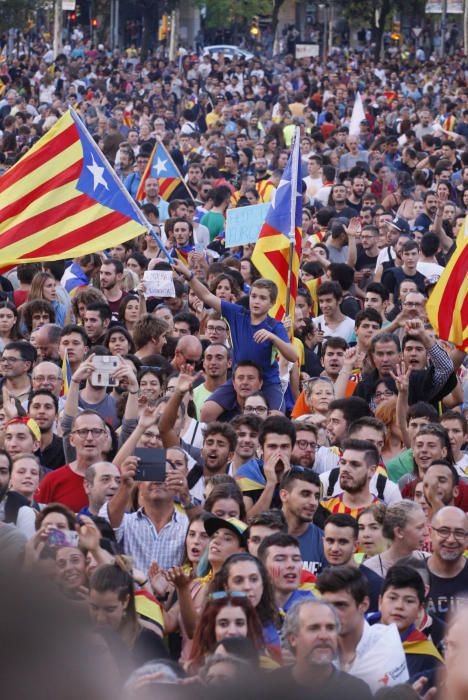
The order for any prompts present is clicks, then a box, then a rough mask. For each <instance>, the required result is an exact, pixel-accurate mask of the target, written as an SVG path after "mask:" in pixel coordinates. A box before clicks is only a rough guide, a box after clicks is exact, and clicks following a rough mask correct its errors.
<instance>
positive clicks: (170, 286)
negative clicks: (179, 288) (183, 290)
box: [143, 270, 175, 298]
mask: <svg viewBox="0 0 468 700" xmlns="http://www.w3.org/2000/svg"><path fill="white" fill-rule="evenodd" d="M143 282H144V283H145V297H146V298H148V297H175V289H174V279H173V277H172V271H171V270H146V272H145V273H144V275H143Z"/></svg>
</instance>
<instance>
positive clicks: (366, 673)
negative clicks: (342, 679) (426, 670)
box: [346, 622, 409, 693]
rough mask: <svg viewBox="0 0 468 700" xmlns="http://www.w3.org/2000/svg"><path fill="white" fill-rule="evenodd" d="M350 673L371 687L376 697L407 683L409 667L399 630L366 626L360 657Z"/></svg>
mask: <svg viewBox="0 0 468 700" xmlns="http://www.w3.org/2000/svg"><path fill="white" fill-rule="evenodd" d="M346 671H347V672H348V673H350V674H351V675H352V676H356V678H360V679H361V680H362V681H364V682H365V683H367V684H368V686H369V688H370V689H371V691H372V693H376V692H377V691H378V689H379V688H385V687H391V686H394V685H399V684H400V683H406V681H407V680H408V679H409V674H408V667H407V665H406V657H405V652H404V650H403V646H402V643H401V639H400V634H399V632H398V629H397V626H396V625H394V624H392V625H372V626H370V625H369V624H368V623H367V622H364V630H363V633H362V637H361V639H360V641H359V644H358V645H357V648H356V657H355V659H354V661H353V663H352V665H351V667H348V668H347V669H346Z"/></svg>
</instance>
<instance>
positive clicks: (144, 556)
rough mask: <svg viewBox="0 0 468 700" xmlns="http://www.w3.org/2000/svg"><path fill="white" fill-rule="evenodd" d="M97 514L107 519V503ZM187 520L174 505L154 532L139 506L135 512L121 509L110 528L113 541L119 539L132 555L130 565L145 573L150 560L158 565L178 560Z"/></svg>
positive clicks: (175, 564) (173, 564) (177, 562)
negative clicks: (118, 520) (121, 514)
mask: <svg viewBox="0 0 468 700" xmlns="http://www.w3.org/2000/svg"><path fill="white" fill-rule="evenodd" d="M100 515H103V516H104V517H105V518H107V520H109V515H108V511H107V504H106V505H105V506H104V508H103V509H102V510H101V513H100ZM188 523H189V521H188V518H187V516H186V515H185V514H184V513H181V512H179V511H177V510H176V509H174V512H173V513H172V517H171V519H170V520H169V522H168V523H166V525H164V526H163V527H162V528H161V530H159V532H158V531H157V530H156V528H155V526H154V524H153V523H152V521H151V520H150V519H149V518H148V516H147V515H145V512H144V510H143V508H139V509H138V510H137V511H136V513H125V515H124V517H123V520H122V522H121V523H120V526H119V527H118V528H115V530H114V532H115V536H116V539H117V542H119V543H122V542H123V546H124V551H125V554H128V555H129V556H131V557H132V559H133V564H134V567H135V568H136V569H140V571H143V572H144V573H146V572H147V571H148V569H149V567H150V564H151V562H152V561H157V562H158V564H159V567H160V568H161V569H169V568H170V567H171V566H179V565H180V564H182V561H183V558H184V548H185V535H186V533H187V529H188Z"/></svg>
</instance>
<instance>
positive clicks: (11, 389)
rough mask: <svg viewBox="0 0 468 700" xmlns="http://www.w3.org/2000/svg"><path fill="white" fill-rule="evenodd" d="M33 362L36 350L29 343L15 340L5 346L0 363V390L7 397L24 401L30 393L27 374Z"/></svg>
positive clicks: (29, 380)
mask: <svg viewBox="0 0 468 700" xmlns="http://www.w3.org/2000/svg"><path fill="white" fill-rule="evenodd" d="M35 360H36V350H35V349H34V348H33V346H32V345H31V343H26V342H24V341H21V340H15V341H13V342H11V343H8V344H7V345H5V349H4V350H3V355H2V358H1V361H0V369H1V373H2V375H3V378H2V380H1V385H0V386H1V390H2V391H3V389H4V388H5V389H6V391H7V392H8V395H9V396H11V397H14V398H15V399H18V401H20V402H23V401H26V400H27V399H28V396H29V392H30V391H31V379H30V378H29V372H30V371H31V369H32V366H33V364H34V362H35Z"/></svg>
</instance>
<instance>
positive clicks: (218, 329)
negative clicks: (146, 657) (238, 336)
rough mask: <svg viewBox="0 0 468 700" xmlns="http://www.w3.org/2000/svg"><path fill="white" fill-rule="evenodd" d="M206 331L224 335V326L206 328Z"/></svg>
mask: <svg viewBox="0 0 468 700" xmlns="http://www.w3.org/2000/svg"><path fill="white" fill-rule="evenodd" d="M206 330H207V331H212V332H213V333H225V332H226V326H207V327H206Z"/></svg>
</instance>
